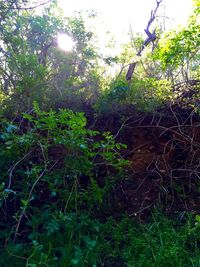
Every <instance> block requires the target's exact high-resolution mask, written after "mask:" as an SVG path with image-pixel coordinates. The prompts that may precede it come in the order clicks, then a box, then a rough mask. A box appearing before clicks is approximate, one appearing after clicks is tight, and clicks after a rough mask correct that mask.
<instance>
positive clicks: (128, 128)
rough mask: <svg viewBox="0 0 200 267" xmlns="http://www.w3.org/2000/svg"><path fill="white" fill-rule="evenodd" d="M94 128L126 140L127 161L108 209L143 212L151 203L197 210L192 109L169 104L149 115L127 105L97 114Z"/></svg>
mask: <svg viewBox="0 0 200 267" xmlns="http://www.w3.org/2000/svg"><path fill="white" fill-rule="evenodd" d="M122 118H123V119H122ZM94 127H95V128H98V129H99V130H101V131H111V132H112V133H113V135H114V136H116V140H117V141H118V142H122V143H125V144H127V149H126V150H125V151H122V154H123V156H124V157H125V158H127V159H129V160H130V168H128V169H127V173H128V175H125V177H124V178H123V177H122V179H121V181H120V182H118V183H117V185H116V186H115V188H114V189H113V192H112V196H113V197H112V201H111V202H112V203H111V206H112V209H111V211H108V213H109V212H114V213H116V214H118V213H120V212H121V211H122V210H123V211H124V210H125V211H126V212H127V213H128V214H129V215H130V216H137V217H142V216H143V215H144V214H147V213H148V212H149V211H150V210H151V209H152V208H153V207H155V206H160V207H161V208H163V209H164V211H165V212H167V213H171V212H175V211H198V212H200V180H199V179H200V118H199V117H198V116H197V115H196V114H194V112H193V111H192V109H189V108H187V109H184V108H180V107H176V106H174V107H172V106H171V107H166V108H165V109H163V110H160V111H159V112H158V113H155V114H150V115H144V114H138V113H136V112H135V111H134V110H133V111H131V110H128V111H125V112H124V113H123V112H122V113H121V114H107V115H105V116H101V117H99V118H98V119H97V121H96V124H95V126H94Z"/></svg>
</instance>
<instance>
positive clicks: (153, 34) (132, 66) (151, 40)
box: [126, 0, 163, 81]
mask: <svg viewBox="0 0 200 267" xmlns="http://www.w3.org/2000/svg"><path fill="white" fill-rule="evenodd" d="M162 1H163V0H156V3H157V4H156V8H155V9H154V10H151V15H150V19H149V21H148V23H147V27H146V29H145V30H144V31H145V33H146V35H147V38H146V40H145V41H144V43H143V44H142V46H141V47H140V49H139V51H138V53H137V56H141V54H142V51H143V50H144V49H145V47H146V46H148V45H149V44H150V43H153V44H154V41H155V40H156V38H157V37H156V31H155V29H154V30H153V31H152V32H150V27H151V25H152V23H153V22H154V20H155V18H156V13H157V11H158V8H159V5H160V4H161V2H162ZM137 63H138V62H133V63H131V64H129V68H128V71H127V74H126V80H127V81H130V80H131V79H132V76H133V73H134V70H135V67H136V65H137Z"/></svg>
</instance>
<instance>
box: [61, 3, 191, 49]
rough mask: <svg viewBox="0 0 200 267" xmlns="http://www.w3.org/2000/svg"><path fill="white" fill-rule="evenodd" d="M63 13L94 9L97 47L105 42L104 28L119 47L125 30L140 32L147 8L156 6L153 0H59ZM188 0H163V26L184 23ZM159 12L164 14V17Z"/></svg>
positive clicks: (125, 33) (123, 38)
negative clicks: (96, 16) (95, 13)
mask: <svg viewBox="0 0 200 267" xmlns="http://www.w3.org/2000/svg"><path fill="white" fill-rule="evenodd" d="M58 2H59V5H60V7H62V9H63V11H64V13H65V15H66V16H71V15H73V13H74V11H80V10H83V11H86V10H96V11H97V12H98V18H99V19H98V22H97V24H96V26H94V27H95V28H94V30H96V31H97V34H98V36H99V44H100V48H101V49H104V51H105V50H106V49H105V46H106V44H107V42H108V38H110V37H107V35H106V32H107V31H109V32H110V33H111V34H110V36H111V35H112V36H114V39H115V41H116V43H117V46H118V47H119V46H120V45H121V44H122V43H125V42H127V41H128V31H129V29H130V25H131V28H132V30H133V32H141V33H144V29H145V28H146V25H147V22H148V20H149V18H150V12H151V10H152V9H154V8H155V6H156V0H123V1H122V0H119V1H117V0H59V1H58ZM192 6H193V2H192V0H163V1H162V3H161V5H160V7H159V12H158V15H159V16H160V18H159V19H160V21H161V22H162V23H163V25H165V27H166V29H170V28H175V27H177V26H178V25H185V24H186V22H187V19H188V17H189V15H190V14H191V12H192ZM162 16H165V17H166V19H165V20H164V18H163V17H162Z"/></svg>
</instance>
